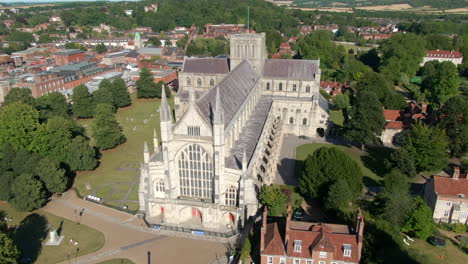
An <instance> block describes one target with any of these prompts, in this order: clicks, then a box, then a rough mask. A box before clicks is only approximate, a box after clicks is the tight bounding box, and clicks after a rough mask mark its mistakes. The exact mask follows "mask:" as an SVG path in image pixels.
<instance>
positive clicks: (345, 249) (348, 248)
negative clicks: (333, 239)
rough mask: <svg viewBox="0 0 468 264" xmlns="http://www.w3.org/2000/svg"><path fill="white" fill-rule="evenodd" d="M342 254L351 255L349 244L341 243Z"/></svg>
mask: <svg viewBox="0 0 468 264" xmlns="http://www.w3.org/2000/svg"><path fill="white" fill-rule="evenodd" d="M343 256H345V257H351V245H350V244H344V245H343Z"/></svg>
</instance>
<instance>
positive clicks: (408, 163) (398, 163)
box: [387, 148, 416, 177]
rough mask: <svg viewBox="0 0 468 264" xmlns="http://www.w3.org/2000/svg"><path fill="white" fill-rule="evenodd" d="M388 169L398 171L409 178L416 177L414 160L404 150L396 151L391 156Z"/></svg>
mask: <svg viewBox="0 0 468 264" xmlns="http://www.w3.org/2000/svg"><path fill="white" fill-rule="evenodd" d="M387 167H388V168H395V169H398V170H399V171H400V172H401V173H403V174H405V175H406V176H408V177H414V176H416V167H415V165H414V158H413V157H412V156H411V155H409V153H408V151H407V150H406V149H404V148H400V149H396V150H394V151H393V152H392V153H391V154H390V158H389V160H388V161H387Z"/></svg>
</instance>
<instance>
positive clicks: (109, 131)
mask: <svg viewBox="0 0 468 264" xmlns="http://www.w3.org/2000/svg"><path fill="white" fill-rule="evenodd" d="M95 117H96V118H95V120H94V122H93V136H94V138H95V139H96V147H98V148H100V149H111V148H113V147H115V146H117V145H119V144H122V143H123V142H125V136H124V134H123V133H122V129H121V128H120V126H119V124H118V123H117V120H115V117H114V108H113V106H111V105H109V104H98V105H97V106H96V113H95Z"/></svg>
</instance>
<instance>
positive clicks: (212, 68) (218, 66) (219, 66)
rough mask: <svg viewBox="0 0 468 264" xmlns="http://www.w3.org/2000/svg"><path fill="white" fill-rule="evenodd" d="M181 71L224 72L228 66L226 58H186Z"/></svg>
mask: <svg viewBox="0 0 468 264" xmlns="http://www.w3.org/2000/svg"><path fill="white" fill-rule="evenodd" d="M182 72H188V73H214V74H224V73H228V72H229V66H228V61H227V58H186V59H185V61H184V66H183V67H182Z"/></svg>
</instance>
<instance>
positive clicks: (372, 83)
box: [354, 72, 406, 110]
mask: <svg viewBox="0 0 468 264" xmlns="http://www.w3.org/2000/svg"><path fill="white" fill-rule="evenodd" d="M354 88H355V89H356V90H357V91H358V92H359V91H369V92H373V93H375V94H376V95H377V97H378V98H379V101H380V102H381V103H382V105H383V106H384V107H385V108H386V109H395V110H400V109H403V108H404V107H405V106H406V101H405V98H404V97H403V96H402V95H400V94H397V93H396V91H395V89H394V88H393V85H392V83H391V82H390V81H389V80H388V79H387V78H386V77H385V76H384V75H383V74H379V73H375V72H369V73H367V74H365V75H363V76H362V78H360V79H359V80H358V81H357V82H356V84H355V85H354Z"/></svg>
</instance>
